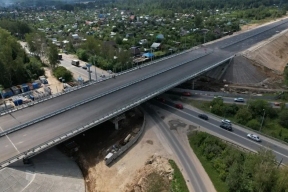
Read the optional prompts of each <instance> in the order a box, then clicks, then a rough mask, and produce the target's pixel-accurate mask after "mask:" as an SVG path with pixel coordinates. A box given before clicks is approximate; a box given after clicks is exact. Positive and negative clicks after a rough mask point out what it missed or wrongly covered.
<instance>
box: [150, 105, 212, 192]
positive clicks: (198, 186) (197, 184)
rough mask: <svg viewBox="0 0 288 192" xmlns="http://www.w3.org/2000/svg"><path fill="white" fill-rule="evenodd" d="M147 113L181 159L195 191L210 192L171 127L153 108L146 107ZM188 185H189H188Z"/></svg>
mask: <svg viewBox="0 0 288 192" xmlns="http://www.w3.org/2000/svg"><path fill="white" fill-rule="evenodd" d="M145 111H146V112H148V114H149V115H150V117H151V118H152V119H153V120H154V121H155V123H156V124H157V125H158V127H159V128H160V131H161V132H162V133H163V135H164V136H165V138H166V139H167V141H168V143H169V145H170V146H171V148H172V150H173V151H174V153H175V156H176V157H177V158H178V159H179V161H180V163H181V165H182V166H183V170H185V172H186V174H187V176H188V180H189V182H191V184H192V187H193V188H194V191H195V192H202V191H203V192H204V191H208V190H207V189H206V187H205V184H204V182H203V180H202V178H201V177H200V176H199V175H198V173H197V169H196V167H195V165H194V163H193V162H192V160H191V159H190V158H189V157H188V155H187V154H186V152H185V150H184V149H183V147H182V146H181V144H180V143H179V141H178V140H177V138H176V137H175V136H174V135H173V133H171V130H170V129H169V127H168V126H167V125H166V124H165V123H164V122H163V120H162V119H161V118H160V117H159V116H158V115H157V113H156V112H155V111H154V110H153V109H152V108H149V107H148V106H147V105H146V106H145ZM178 166H179V165H178ZM187 185H189V184H188V183H187Z"/></svg>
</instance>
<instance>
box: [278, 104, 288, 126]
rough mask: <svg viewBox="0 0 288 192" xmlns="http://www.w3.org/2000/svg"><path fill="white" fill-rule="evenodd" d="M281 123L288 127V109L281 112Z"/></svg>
mask: <svg viewBox="0 0 288 192" xmlns="http://www.w3.org/2000/svg"><path fill="white" fill-rule="evenodd" d="M279 124H280V125H282V126H283V127H285V128H288V109H284V110H283V111H281V112H280V114H279Z"/></svg>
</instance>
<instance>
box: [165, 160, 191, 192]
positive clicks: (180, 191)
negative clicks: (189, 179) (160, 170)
mask: <svg viewBox="0 0 288 192" xmlns="http://www.w3.org/2000/svg"><path fill="white" fill-rule="evenodd" d="M169 163H170V165H171V167H172V168H173V169H174V174H173V180H172V182H171V186H170V188H171V191H173V192H189V190H188V187H187V185H186V181H185V179H184V177H183V175H182V173H181V171H180V170H179V168H178V166H177V165H176V163H175V162H174V161H173V160H171V159H170V160H169Z"/></svg>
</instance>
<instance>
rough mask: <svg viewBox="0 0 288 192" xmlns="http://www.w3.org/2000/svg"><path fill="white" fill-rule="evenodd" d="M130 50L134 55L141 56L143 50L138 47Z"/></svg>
mask: <svg viewBox="0 0 288 192" xmlns="http://www.w3.org/2000/svg"><path fill="white" fill-rule="evenodd" d="M130 52H131V55H133V56H139V55H140V54H141V51H140V49H139V48H138V47H131V48H130Z"/></svg>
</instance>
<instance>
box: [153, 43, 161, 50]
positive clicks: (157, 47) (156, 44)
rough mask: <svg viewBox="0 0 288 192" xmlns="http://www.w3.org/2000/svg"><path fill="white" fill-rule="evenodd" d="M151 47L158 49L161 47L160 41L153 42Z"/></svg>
mask: <svg viewBox="0 0 288 192" xmlns="http://www.w3.org/2000/svg"><path fill="white" fill-rule="evenodd" d="M151 48H152V49H155V50H158V49H160V48H161V43H153V44H152V45H151Z"/></svg>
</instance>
